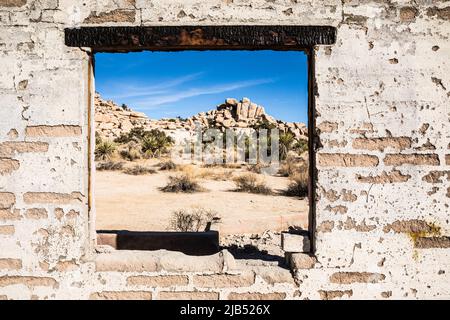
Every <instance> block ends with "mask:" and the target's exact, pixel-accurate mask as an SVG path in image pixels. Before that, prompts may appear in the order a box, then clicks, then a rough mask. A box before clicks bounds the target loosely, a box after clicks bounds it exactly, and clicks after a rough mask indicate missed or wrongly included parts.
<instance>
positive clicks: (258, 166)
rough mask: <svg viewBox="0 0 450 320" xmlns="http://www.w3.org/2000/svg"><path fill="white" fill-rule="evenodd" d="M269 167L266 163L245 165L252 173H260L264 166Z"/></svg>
mask: <svg viewBox="0 0 450 320" xmlns="http://www.w3.org/2000/svg"><path fill="white" fill-rule="evenodd" d="M267 167H269V165H268V164H266V163H257V164H251V165H249V166H248V167H247V170H248V171H250V172H253V173H262V171H263V169H264V168H267Z"/></svg>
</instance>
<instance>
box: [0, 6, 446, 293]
mask: <svg viewBox="0 0 450 320" xmlns="http://www.w3.org/2000/svg"><path fill="white" fill-rule="evenodd" d="M215 24H217V25H219V24H226V25H256V24H258V25H259V24H261V25H263V24H267V25H270V24H282V25H331V26H335V27H337V42H336V44H335V45H332V46H320V47H317V48H316V51H315V55H316V59H315V72H316V82H317V93H316V95H317V96H316V111H317V128H318V131H319V138H320V144H321V146H322V147H321V148H320V149H319V150H318V154H317V169H318V177H317V194H318V200H317V205H316V206H317V212H316V225H317V228H316V253H315V254H316V257H315V258H311V257H307V256H304V255H293V256H292V257H291V260H292V261H293V264H294V265H295V266H296V267H298V268H299V269H297V270H296V271H295V279H296V282H293V281H292V278H291V277H290V276H289V272H288V271H286V270H282V269H280V270H278V269H276V270H273V269H271V268H261V267H260V268H254V269H253V270H246V271H245V272H239V271H235V269H236V268H235V266H233V265H232V264H233V263H231V262H230V259H228V258H227V254H226V253H224V254H218V255H217V256H216V257H210V258H208V259H203V260H201V262H200V260H195V261H192V258H186V259H181V260H183V263H181V264H180V263H179V262H178V261H179V260H180V257H179V256H176V255H173V254H169V253H164V252H160V253H158V254H157V255H155V254H148V253H145V252H144V253H142V252H141V253H134V252H123V253H97V252H94V246H93V241H92V239H93V236H94V232H93V225H92V223H91V222H90V221H92V220H93V219H92V217H90V215H89V210H88V183H89V181H88V106H89V99H93V97H92V96H89V90H88V89H89V86H93V83H92V82H90V81H89V77H90V72H92V70H90V67H89V55H88V53H87V52H86V51H88V49H87V48H70V47H67V46H66V45H65V44H64V28H66V27H75V26H79V25H82V26H94V25H101V26H118V25H121V26H139V25H145V26H151V25H215ZM0 30H1V32H0V65H1V67H2V71H1V73H0V102H1V106H0V243H1V246H0V298H5V299H31V298H39V299H55V298H72V299H76V298H83V299H87V298H93V299H102V298H111V299H118V298H143V299H150V298H153V299H160V298H166V299H167V298H175V299H181V298H200V299H218V298H220V299H227V298H230V299H231V298H232V299H252V298H254V299H256V298H260V299H261V298H271V299H305V298H310V299H332V298H378V299H381V298H433V297H437V298H444V297H445V298H450V268H449V266H450V251H449V247H450V240H449V239H450V238H449V236H450V222H449V212H450V209H449V204H450V198H449V197H450V183H449V181H450V180H449V171H450V162H449V158H450V156H449V154H450V143H449V140H450V139H449V138H450V129H449V128H450V126H449V111H450V110H449V100H450V63H449V59H448V57H449V56H450V41H449V36H450V2H449V1H386V2H380V1H371V0H364V1H347V0H344V1H312V0H305V1H303V0H300V1H287V0H286V1H284V0H271V1H268V0H267V1H264V0H255V1H244V0H212V1H199V0H189V1H168V0H164V1H151V2H150V1H142V0H119V1H109V0H102V1H89V2H81V1H66V0H59V1H56V0H41V1H31V0H28V1H26V0H0ZM91 89H92V87H91ZM197 259H200V258H197ZM315 259H317V262H316V260H315ZM95 260H97V263H96V262H95ZM184 261H187V262H184ZM227 261H228V262H227ZM230 264H231V265H230ZM190 266H191V267H190Z"/></svg>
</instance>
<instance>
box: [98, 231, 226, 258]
mask: <svg viewBox="0 0 450 320" xmlns="http://www.w3.org/2000/svg"><path fill="white" fill-rule="evenodd" d="M97 244H98V245H109V246H111V247H113V248H114V249H116V250H149V251H152V250H161V249H165V250H170V251H179V252H182V253H184V254H187V255H192V256H204V255H211V254H215V253H217V252H219V250H220V248H219V233H218V232H217V231H204V232H161V231H157V232H147V231H144V232H139V231H128V230H98V231H97Z"/></svg>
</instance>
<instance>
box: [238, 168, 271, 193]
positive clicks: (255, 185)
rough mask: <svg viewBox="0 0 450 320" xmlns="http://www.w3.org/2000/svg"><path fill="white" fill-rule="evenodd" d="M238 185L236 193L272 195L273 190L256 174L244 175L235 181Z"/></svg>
mask: <svg viewBox="0 0 450 320" xmlns="http://www.w3.org/2000/svg"><path fill="white" fill-rule="evenodd" d="M233 181H234V183H235V184H236V187H237V189H236V191H239V192H250V193H259V194H271V193H272V190H270V188H269V187H268V186H267V185H266V183H265V181H264V180H263V179H261V178H260V177H258V176H257V175H256V174H254V173H246V174H242V175H240V176H238V177H236V178H234V179H233Z"/></svg>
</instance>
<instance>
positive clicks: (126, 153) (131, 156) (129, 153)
mask: <svg viewBox="0 0 450 320" xmlns="http://www.w3.org/2000/svg"><path fill="white" fill-rule="evenodd" d="M119 154H120V156H121V157H122V158H123V159H125V160H129V161H134V160H137V159H140V158H141V157H142V153H141V151H140V149H139V145H138V144H137V143H136V142H134V141H130V142H128V143H127V144H126V145H125V147H124V148H123V149H121V150H120V151H119Z"/></svg>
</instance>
